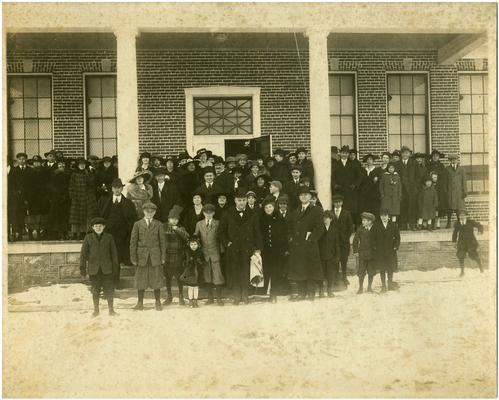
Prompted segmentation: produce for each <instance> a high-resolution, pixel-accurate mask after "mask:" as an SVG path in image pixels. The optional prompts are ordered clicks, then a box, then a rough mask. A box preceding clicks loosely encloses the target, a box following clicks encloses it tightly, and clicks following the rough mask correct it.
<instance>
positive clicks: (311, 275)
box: [289, 186, 324, 300]
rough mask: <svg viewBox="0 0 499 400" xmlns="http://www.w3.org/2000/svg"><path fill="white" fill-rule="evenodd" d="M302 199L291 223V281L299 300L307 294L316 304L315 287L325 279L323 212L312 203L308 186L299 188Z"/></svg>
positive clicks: (292, 215) (293, 213) (292, 216)
mask: <svg viewBox="0 0 499 400" xmlns="http://www.w3.org/2000/svg"><path fill="white" fill-rule="evenodd" d="M299 198H300V203H301V204H300V207H298V208H297V209H296V210H294V211H293V212H292V214H291V221H290V230H289V242H290V244H289V253H290V257H289V258H290V266H289V280H290V281H292V282H295V283H296V284H297V285H298V288H299V294H298V297H297V298H296V299H297V300H303V299H304V298H305V297H306V295H307V294H308V298H309V299H310V300H314V298H315V287H316V284H317V283H321V282H322V280H323V279H324V273H323V271H322V264H321V258H320V253H319V243H318V242H319V239H320V237H321V235H322V232H323V231H324V224H323V221H322V209H320V208H319V207H316V206H313V205H312V204H311V203H310V199H311V198H312V195H311V193H310V189H309V188H308V187H306V186H303V187H301V188H300V191H299ZM291 299H293V298H291Z"/></svg>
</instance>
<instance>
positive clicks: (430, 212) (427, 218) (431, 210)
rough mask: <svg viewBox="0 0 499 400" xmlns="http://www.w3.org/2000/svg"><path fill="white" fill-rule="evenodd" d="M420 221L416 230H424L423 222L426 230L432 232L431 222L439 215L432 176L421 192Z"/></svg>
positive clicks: (426, 180)
mask: <svg viewBox="0 0 499 400" xmlns="http://www.w3.org/2000/svg"><path fill="white" fill-rule="evenodd" d="M418 201H419V219H418V225H417V228H416V229H422V227H423V221H424V222H425V223H426V229H428V230H429V231H432V230H433V228H432V225H431V220H432V219H433V218H435V216H436V215H437V207H438V195H437V191H436V190H435V187H434V186H433V182H432V180H431V177H430V176H427V177H426V178H425V180H424V186H423V189H422V190H421V191H420V192H419V199H418Z"/></svg>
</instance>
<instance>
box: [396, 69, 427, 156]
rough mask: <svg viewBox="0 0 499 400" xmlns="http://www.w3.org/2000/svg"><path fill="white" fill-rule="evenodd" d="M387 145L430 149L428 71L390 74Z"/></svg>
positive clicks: (422, 150) (418, 150)
mask: <svg viewBox="0 0 499 400" xmlns="http://www.w3.org/2000/svg"><path fill="white" fill-rule="evenodd" d="M387 87H388V89H387V100H388V147H389V150H390V151H393V150H396V149H400V148H401V147H402V146H408V147H409V148H411V149H412V150H413V151H414V152H422V153H425V152H426V151H427V136H428V104H427V87H428V83H427V77H426V74H388V75H387Z"/></svg>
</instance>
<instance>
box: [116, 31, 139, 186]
mask: <svg viewBox="0 0 499 400" xmlns="http://www.w3.org/2000/svg"><path fill="white" fill-rule="evenodd" d="M114 35H115V36H116V53H117V54H116V74H117V77H116V81H117V84H116V86H117V92H116V96H117V99H116V115H117V131H118V172H119V177H120V178H121V180H122V181H123V183H126V181H128V180H129V179H130V178H131V177H132V176H133V173H134V171H135V168H136V167H137V158H138V157H139V109H138V101H137V98H138V94H137V51H136V37H137V30H136V29H132V28H127V29H125V28H120V29H116V30H114Z"/></svg>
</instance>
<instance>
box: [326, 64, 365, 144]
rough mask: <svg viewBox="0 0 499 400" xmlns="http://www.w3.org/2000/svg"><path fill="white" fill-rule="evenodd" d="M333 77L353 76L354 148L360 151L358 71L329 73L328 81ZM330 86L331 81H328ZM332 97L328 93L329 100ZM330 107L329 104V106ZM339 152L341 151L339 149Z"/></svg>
mask: <svg viewBox="0 0 499 400" xmlns="http://www.w3.org/2000/svg"><path fill="white" fill-rule="evenodd" d="M332 75H352V76H353V97H354V101H353V106H354V123H355V126H354V128H353V145H354V148H355V149H356V150H357V151H359V147H358V146H359V104H358V101H359V96H358V91H357V89H358V86H357V71H329V72H328V79H329V77H330V76H332ZM328 84H329V81H328ZM329 97H331V94H329V93H328V98H329ZM328 105H329V104H328ZM329 119H330V122H329V140H331V136H332V135H331V114H329ZM338 150H339V149H338Z"/></svg>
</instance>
